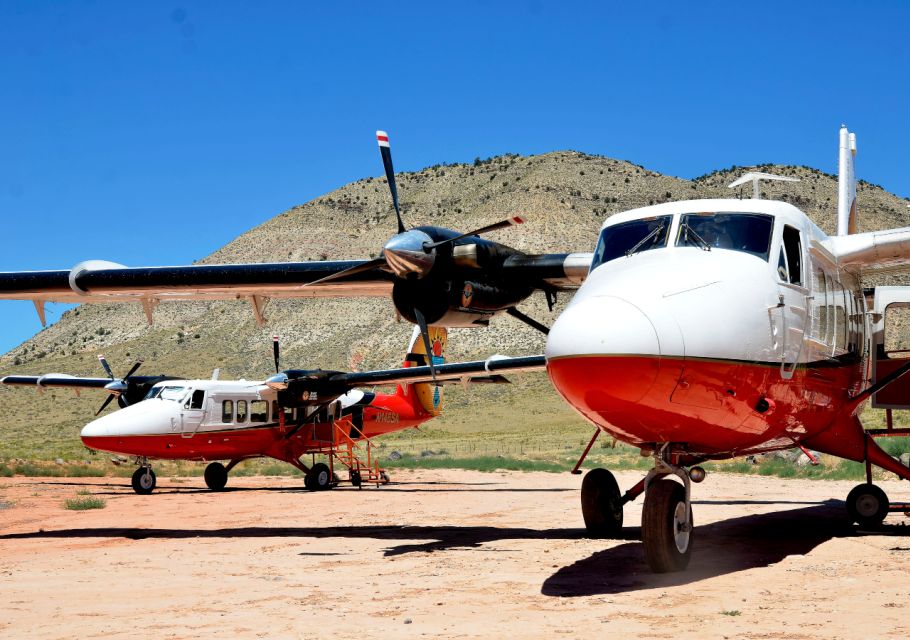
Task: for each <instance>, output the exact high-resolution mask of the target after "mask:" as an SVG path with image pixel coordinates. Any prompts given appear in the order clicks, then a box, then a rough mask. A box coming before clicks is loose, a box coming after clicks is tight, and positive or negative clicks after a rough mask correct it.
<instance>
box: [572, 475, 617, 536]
mask: <svg viewBox="0 0 910 640" xmlns="http://www.w3.org/2000/svg"><path fill="white" fill-rule="evenodd" d="M622 506H623V505H622V496H621V495H620V494H619V485H618V484H617V483H616V478H615V477H614V476H613V474H612V473H610V472H609V471H607V470H606V469H591V470H590V471H588V473H587V474H585V478H584V480H582V482H581V515H582V517H583V518H584V521H585V529H587V530H588V534H589V535H590V536H591V537H592V538H615V537H617V536H618V535H619V533H620V531H621V530H622Z"/></svg>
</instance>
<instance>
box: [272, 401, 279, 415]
mask: <svg viewBox="0 0 910 640" xmlns="http://www.w3.org/2000/svg"><path fill="white" fill-rule="evenodd" d="M272 420H278V401H277V400H272Z"/></svg>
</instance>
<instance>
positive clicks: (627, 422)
mask: <svg viewBox="0 0 910 640" xmlns="http://www.w3.org/2000/svg"><path fill="white" fill-rule="evenodd" d="M649 233H651V234H653V235H651V237H650V238H649V239H647V240H646V241H645V242H644V243H643V244H641V245H640V246H636V245H637V243H639V242H641V241H642V239H643V238H645V236H647V235H648V234H649ZM825 239H826V236H825V234H824V233H823V232H822V231H821V230H820V229H819V228H818V227H817V226H816V225H815V224H813V223H812V222H811V221H810V220H809V218H808V217H807V216H806V215H805V214H803V213H802V212H801V211H799V210H798V209H797V208H795V207H793V206H792V205H789V204H787V203H783V202H777V201H768V200H695V201H683V202H673V203H667V204H662V205H657V206H653V207H647V208H643V209H638V210H634V211H629V212H626V213H623V214H617V215H616V216H614V217H612V218H610V220H608V221H607V223H606V224H605V225H604V227H603V229H602V232H601V238H600V242H599V244H598V247H597V250H596V251H595V257H594V262H593V264H592V269H591V272H590V274H589V276H588V278H587V279H586V281H585V282H584V284H583V285H582V287H581V288H580V289H579V291H578V292H577V293H576V294H575V297H574V298H573V299H572V301H571V303H570V304H569V305H568V307H567V308H566V310H565V311H564V312H563V313H562V315H561V316H560V317H559V318H558V319H557V321H556V323H555V324H554V326H553V328H552V330H551V332H550V334H549V338H548V341H547V361H548V365H547V366H548V372H549V375H550V378H551V379H552V381H553V384H554V385H555V387H556V389H557V390H558V391H559V393H560V394H561V395H562V396H563V397H564V398H565V399H566V400H567V401H568V402H569V404H570V405H571V406H572V407H574V408H575V409H576V410H577V411H578V412H579V413H581V414H582V415H583V416H584V417H585V418H587V419H588V420H590V421H591V422H593V423H594V424H596V425H598V426H599V427H601V428H602V429H604V430H605V431H607V432H608V433H610V434H611V435H613V436H615V437H616V438H618V439H620V440H622V441H625V442H628V443H631V444H633V445H636V446H640V447H643V448H649V447H650V448H653V447H654V446H657V444H658V443H668V442H669V443H676V444H677V445H678V446H679V448H680V449H681V450H682V451H685V452H687V453H690V454H692V456H694V457H700V458H723V457H731V456H736V455H742V454H744V453H749V452H755V451H763V450H771V449H778V448H788V447H792V446H794V445H795V444H798V443H801V442H804V441H808V440H811V439H812V438H813V436H817V435H818V434H820V433H822V432H824V431H825V430H826V429H828V428H830V427H831V426H832V424H833V423H834V422H835V420H836V419H837V418H838V416H839V414H840V413H841V411H842V409H843V408H844V406H845V405H846V404H847V403H848V402H849V400H850V397H851V393H852V392H855V391H858V390H859V389H860V388H862V387H863V385H864V383H865V381H866V380H867V378H868V374H869V367H868V358H867V354H868V353H869V349H868V344H867V342H868V340H867V337H868V333H869V332H868V330H867V326H866V320H865V318H866V314H865V311H866V306H865V305H866V302H865V298H864V296H863V294H862V291H861V289H860V288H859V283H858V282H857V280H856V279H855V278H854V277H852V276H851V275H850V274H849V273H847V272H845V271H843V270H842V269H838V268H837V265H836V263H835V262H833V261H831V262H830V263H828V262H827V261H826V260H825V252H824V247H823V244H822V243H823V242H824V240H825ZM627 254H628V255H627ZM860 453H861V452H860Z"/></svg>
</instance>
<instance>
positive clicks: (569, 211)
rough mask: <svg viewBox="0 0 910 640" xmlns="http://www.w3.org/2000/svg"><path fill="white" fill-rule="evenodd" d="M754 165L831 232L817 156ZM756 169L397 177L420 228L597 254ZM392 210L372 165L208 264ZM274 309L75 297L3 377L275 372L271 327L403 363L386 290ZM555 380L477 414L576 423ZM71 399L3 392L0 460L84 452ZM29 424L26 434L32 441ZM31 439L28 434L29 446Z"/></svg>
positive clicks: (505, 323)
mask: <svg viewBox="0 0 910 640" xmlns="http://www.w3.org/2000/svg"><path fill="white" fill-rule="evenodd" d="M759 168H760V169H761V170H765V171H771V172H773V173H780V174H783V175H792V176H795V177H798V178H800V180H801V182H799V183H773V184H766V185H764V187H763V189H764V191H765V192H766V195H767V196H768V197H772V198H779V199H784V200H788V201H790V202H792V203H793V204H795V205H796V206H798V207H799V208H801V209H802V210H803V211H805V212H806V213H808V214H809V215H810V216H811V217H812V218H813V219H814V220H815V221H816V223H817V224H819V226H821V227H822V228H823V229H824V230H826V231H828V232H829V233H830V232H832V231H833V227H834V218H835V210H836V201H837V182H836V178H835V177H834V176H831V175H828V174H825V173H822V172H820V171H817V170H814V169H810V168H807V167H793V166H771V165H762V166H761V167H759ZM748 169H750V168H747V167H741V168H735V167H734V168H732V169H729V170H724V171H719V172H715V173H712V174H709V175H707V176H703V177H700V178H697V179H695V180H683V179H679V178H673V177H670V176H664V175H661V174H658V173H655V172H653V171H649V170H647V169H645V168H644V167H641V166H638V165H634V164H631V163H629V162H625V161H621V160H613V159H610V158H604V157H598V156H589V155H585V154H581V153H576V152H554V153H548V154H544V155H540V156H531V157H521V156H514V155H507V156H500V157H497V158H491V159H489V160H484V161H479V160H478V161H476V162H475V163H474V164H473V165H437V166H434V167H428V168H426V169H423V170H422V171H418V172H414V173H403V174H399V175H398V184H399V192H400V194H401V197H402V210H403V216H404V218H405V221H406V222H407V223H408V224H409V225H416V224H436V225H442V226H447V227H451V228H454V229H471V228H476V227H479V226H481V225H483V224H486V223H489V222H493V221H497V220H500V219H502V218H503V217H505V216H507V215H514V214H521V215H522V216H523V217H526V218H527V220H528V222H527V223H526V224H524V225H522V226H519V227H514V228H511V229H508V230H503V231H499V232H496V233H494V234H491V235H490V237H492V238H495V239H496V240H499V241H501V242H505V243H507V244H510V245H512V246H514V247H516V248H519V249H522V250H525V251H529V252H558V251H566V252H568V251H591V250H592V249H593V245H594V242H595V240H596V237H597V232H598V230H599V228H600V226H601V224H602V223H603V221H604V219H605V218H607V217H609V216H610V215H612V214H613V213H616V212H618V211H622V210H626V209H630V208H633V207H638V206H644V205H648V204H652V203H656V202H665V201H668V200H679V199H689V198H710V197H729V196H730V194H731V192H730V190H729V189H727V188H726V185H727V184H729V183H730V182H732V181H733V180H734V179H735V178H736V177H738V176H739V175H741V174H742V172H744V171H746V170H748ZM746 195H749V194H748V193H747V194H746ZM858 196H859V203H860V209H861V212H862V213H861V222H860V226H861V229H862V230H870V229H879V228H890V227H898V226H905V225H908V224H910V215H908V209H907V206H906V205H907V202H906V201H905V200H902V199H900V198H898V197H897V196H894V195H893V194H890V193H887V192H886V191H884V190H883V189H882V188H881V187H878V186H875V185H870V184H866V183H862V184H861V185H860V186H859V189H858ZM394 220H395V219H394V213H393V210H392V207H391V204H390V198H389V194H388V187H387V185H386V184H385V180H384V179H381V178H365V179H363V180H359V181H357V182H354V183H351V184H348V185H345V186H343V187H341V188H339V189H337V190H335V191H333V192H331V193H328V194H326V195H325V196H323V197H321V198H318V199H316V200H313V201H311V202H308V203H306V204H304V205H301V206H298V207H294V208H293V209H290V210H288V211H285V212H284V213H281V214H279V215H277V216H276V217H274V218H272V219H271V220H268V221H267V222H265V223H263V224H261V225H259V226H258V227H255V228H254V229H251V230H250V231H248V232H247V233H245V234H243V235H241V236H240V237H238V238H237V239H235V240H234V241H232V242H231V243H229V244H228V245H226V246H225V247H223V248H221V249H219V250H218V251H216V252H215V253H213V254H212V255H210V256H208V257H207V258H205V259H204V260H203V261H202V262H266V261H281V260H319V259H325V258H328V257H331V258H363V257H371V256H375V255H377V254H378V252H379V250H380V249H381V247H382V244H383V243H384V241H385V240H386V239H387V238H388V237H389V236H390V235H391V234H392V233H393V232H394V230H395V221H394ZM564 297H565V296H564ZM564 302H565V300H562V301H561V304H560V306H559V307H558V308H557V309H556V310H555V311H554V312H552V313H551V312H549V311H548V310H547V309H546V305H545V304H544V302H543V300H542V296H538V297H535V299H533V300H531V301H529V302H528V303H526V304H524V305H523V306H522V309H523V310H524V311H525V312H527V313H529V314H530V315H532V316H533V317H535V318H537V319H539V320H541V321H543V322H545V323H547V324H549V323H551V322H552V321H553V319H554V318H555V317H556V315H557V313H558V311H559V308H561V305H562V304H564ZM266 316H267V318H268V320H269V323H268V325H267V326H266V327H265V328H263V329H260V328H259V327H257V326H256V324H255V322H254V320H253V316H252V313H251V311H250V308H249V305H248V303H246V302H243V301H219V302H211V303H170V304H168V303H162V304H161V305H160V306H159V307H158V309H157V310H156V311H155V325H154V326H153V327H151V328H149V327H147V326H146V321H145V316H144V314H143V312H142V311H141V309H140V308H139V306H138V305H125V304H118V305H91V306H83V307H78V308H76V309H73V310H71V311H68V312H66V313H64V314H63V316H62V317H61V319H60V320H59V321H58V322H57V323H56V324H54V325H53V326H51V327H48V328H47V329H45V330H42V331H40V332H39V333H38V334H37V335H35V337H33V338H32V339H30V340H28V341H27V342H25V343H23V344H22V345H20V346H19V347H17V348H15V349H13V350H11V351H10V352H9V353H7V354H5V355H4V356H2V357H0V375H5V374H8V373H13V372H15V373H39V372H48V371H62V372H67V373H73V374H91V375H99V374H100V373H101V372H100V369H99V367H98V363H97V360H96V357H95V356H96V355H97V354H98V353H101V352H103V353H104V354H105V355H106V356H107V357H108V359H109V360H110V361H111V363H112V364H113V365H114V367H115V372H117V373H121V374H122V373H124V372H125V370H126V369H127V368H128V367H129V366H130V365H131V364H132V362H133V361H134V360H135V359H136V358H138V357H143V358H145V359H146V361H147V364H146V365H144V367H143V369H142V370H141V371H142V372H143V373H145V374H152V373H159V372H166V373H173V374H180V375H185V376H199V377H207V376H208V375H210V374H211V370H212V369H213V368H215V367H220V368H221V370H222V375H223V376H224V377H228V378H239V377H246V378H262V377H264V376H265V375H268V374H269V373H270V372H271V370H272V365H271V344H270V342H271V341H270V336H271V334H272V333H278V334H279V335H280V336H281V341H282V351H283V356H282V361H283V362H282V364H283V366H286V367H316V366H322V367H324V368H339V369H347V368H351V367H358V368H373V367H383V366H391V365H396V364H398V362H399V361H400V360H401V356H402V355H403V353H404V349H405V346H406V343H407V341H408V339H409V337H410V334H411V330H412V329H411V326H410V325H408V324H406V323H400V324H399V323H396V321H395V314H394V308H393V307H392V304H391V302H390V301H388V300H384V299H377V298H370V299H347V300H345V299H338V300H320V299H313V300H296V301H273V302H272V303H271V304H270V305H269V306H268V308H267V309H266ZM543 346H544V337H543V336H542V335H541V334H539V333H537V332H535V331H534V330H532V329H530V328H528V327H526V326H525V325H523V324H521V323H519V322H517V321H515V320H513V319H511V318H508V317H504V318H499V319H497V320H496V321H494V322H493V323H492V326H491V327H490V328H489V329H461V330H454V331H452V334H451V339H450V353H449V357H450V358H452V359H464V358H469V357H483V356H486V355H489V354H491V353H512V354H518V353H537V352H540V351H541V350H542V349H543ZM516 382H517V381H516ZM547 387H548V383H547V381H546V378H545V376H543V375H535V376H530V377H529V379H527V380H524V381H521V382H520V383H517V384H516V385H514V388H512V389H510V390H509V393H505V391H504V390H501V389H500V390H496V391H495V392H494V391H483V390H475V391H474V392H473V401H472V402H473V404H472V412H471V413H472V414H473V415H475V416H477V417H476V418H475V420H474V423H473V425H474V427H476V428H477V429H482V428H483V420H482V415H483V410H482V407H483V405H484V403H485V402H491V400H490V398H492V397H493V396H494V395H495V396H498V397H502V398H509V397H511V398H513V399H515V400H516V402H518V401H519V400H521V401H522V402H524V401H528V402H530V403H531V404H532V405H533V406H534V408H535V409H534V410H535V411H537V412H538V413H537V414H536V415H533V416H532V417H529V414H528V413H527V412H524V413H520V415H518V416H517V418H516V419H517V420H519V421H520V422H524V421H526V420H537V421H539V422H545V421H552V420H556V421H572V420H575V421H577V424H579V425H580V424H581V423H580V421H578V419H577V418H574V417H573V415H572V414H571V412H570V411H569V410H568V409H567V408H565V407H564V405H563V404H562V402H561V400H559V399H558V398H557V397H556V394H554V393H552V392H544V393H541V391H542V390H545V389H547ZM449 396H450V398H451V399H452V400H453V402H452V403H450V405H451V408H452V409H453V410H456V411H455V412H457V409H458V408H459V407H464V406H465V405H466V404H467V403H468V402H469V396H468V395H467V393H466V392H463V391H458V390H455V391H453V392H452V393H450V394H449ZM72 398H73V396H72V394H71V393H69V392H59V391H58V392H54V393H53V394H48V395H47V396H46V397H44V398H35V396H34V394H33V393H31V392H29V391H27V390H22V389H18V390H16V389H0V406H2V407H3V409H4V414H5V416H6V418H7V419H6V420H5V421H4V422H3V423H2V425H0V457H3V456H11V455H19V454H23V453H28V451H35V452H37V453H40V455H41V456H44V457H55V456H56V455H60V454H66V455H69V456H73V455H78V451H79V444H78V441H77V440H76V441H75V442H74V434H75V432H76V430H77V429H78V428H79V427H80V426H81V425H82V424H84V423H85V422H86V421H87V420H88V419H89V418H90V417H91V412H93V411H94V409H95V408H97V406H99V405H100V403H101V401H102V399H103V398H102V396H101V395H99V394H90V393H84V394H83V398H82V399H75V400H73V399H72ZM463 417H464V416H463V415H462V416H461V418H463ZM458 419H460V418H457V417H455V416H453V417H448V418H447V417H446V416H443V418H442V419H441V420H439V421H436V422H434V425H438V426H439V427H441V428H445V426H446V425H447V424H449V423H447V422H446V421H447V420H451V421H454V420H458ZM24 432H27V433H28V437H27V438H25V440H23V433H24ZM32 440H35V441H37V442H39V443H40V444H35V443H33V442H32ZM26 441H27V442H28V443H29V444H27V445H26V444H23V443H25V442H26ZM29 447H31V449H29Z"/></svg>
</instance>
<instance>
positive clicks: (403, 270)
mask: <svg viewBox="0 0 910 640" xmlns="http://www.w3.org/2000/svg"><path fill="white" fill-rule="evenodd" d="M376 142H377V143H378V144H379V153H380V155H381V156H382V166H383V168H384V169H385V175H386V181H387V182H388V184H389V191H390V192H391V194H392V205H393V206H394V207H395V218H396V220H397V222H398V233H396V234H395V235H394V236H392V237H391V238H390V239H389V241H388V242H386V243H385V245H384V246H383V248H382V252H381V253H380V256H379V257H378V258H374V259H372V260H368V261H367V262H364V263H362V264H359V265H357V266H354V267H351V268H349V269H344V270H343V271H339V272H337V273H333V274H332V275H329V276H326V277H324V278H320V279H319V280H314V281H313V282H310V283H308V284H306V285H304V286H313V285H317V284H322V283H325V282H329V281H332V280H339V279H342V278H347V277H350V276H353V275H355V274H358V273H363V272H365V271H372V270H373V269H377V268H378V269H384V270H386V271H391V272H392V273H393V274H394V275H395V276H396V277H398V278H402V279H408V280H410V279H418V280H419V279H421V278H423V277H425V276H427V275H428V274H429V273H430V271H432V269H433V266H434V265H435V263H436V257H437V249H439V248H440V247H443V246H445V245H449V244H452V243H454V242H457V241H458V240H462V239H464V238H467V237H469V236H476V235H479V234H482V233H487V232H489V231H495V230H496V229H503V228H505V227H511V226H513V225H516V224H522V223H523V222H524V220H523V219H522V218H520V217H518V216H513V217H511V218H507V219H505V220H501V221H499V222H495V223H493V224H488V225H486V226H483V227H480V228H479V229H474V230H473V231H468V232H467V233H461V234H457V235H454V236H452V237H451V238H446V239H444V240H435V239H434V238H433V237H431V236H430V235H429V234H428V233H427V232H426V231H423V230H422V229H417V228H412V229H407V228H406V227H405V225H404V220H403V219H402V217H401V206H400V204H399V202H398V185H397V183H396V182H395V170H394V168H393V165H392V149H391V146H390V145H389V134H388V133H386V132H385V131H377V132H376ZM414 317H415V318H416V319H417V324H418V326H419V327H420V333H421V335H422V336H423V342H424V346H425V347H426V350H427V359H428V362H429V366H430V371H431V373H432V376H433V380H434V382H435V380H436V371H435V367H434V365H433V354H432V350H431V348H430V347H431V345H430V334H429V331H428V329H427V322H426V318H425V316H424V314H423V312H422V311H421V310H420V309H418V308H417V306H416V305H415V306H414ZM274 382H275V383H276V384H280V381H278V380H275V381H274ZM285 384H286V380H285Z"/></svg>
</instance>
